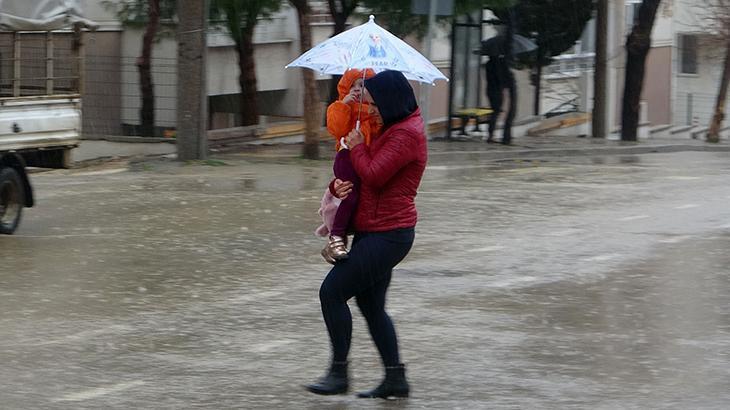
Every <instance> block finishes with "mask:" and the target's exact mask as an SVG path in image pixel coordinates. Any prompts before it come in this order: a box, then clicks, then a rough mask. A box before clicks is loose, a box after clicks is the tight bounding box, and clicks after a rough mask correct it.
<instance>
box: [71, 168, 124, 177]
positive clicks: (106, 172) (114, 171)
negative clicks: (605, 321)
mask: <svg viewBox="0 0 730 410" xmlns="http://www.w3.org/2000/svg"><path fill="white" fill-rule="evenodd" d="M126 171H127V168H116V169H105V170H102V171H90V172H78V173H75V174H69V175H70V176H91V175H111V174H120V173H122V172H126Z"/></svg>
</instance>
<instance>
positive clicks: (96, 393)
mask: <svg viewBox="0 0 730 410" xmlns="http://www.w3.org/2000/svg"><path fill="white" fill-rule="evenodd" d="M143 384H144V382H143V381H142V380H136V381H133V382H124V383H117V384H112V385H111V386H108V387H97V388H95V389H89V390H85V391H81V392H77V393H69V394H66V395H64V396H61V397H59V398H57V399H55V400H53V401H54V402H59V401H84V400H89V399H94V398H97V397H100V396H106V395H107V394H113V393H118V392H120V391H124V390H129V389H132V388H134V387H137V386H141V385H143Z"/></svg>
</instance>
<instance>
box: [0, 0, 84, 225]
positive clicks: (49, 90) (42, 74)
mask: <svg viewBox="0 0 730 410" xmlns="http://www.w3.org/2000/svg"><path fill="white" fill-rule="evenodd" d="M93 28H95V24H94V23H93V22H91V21H89V20H87V19H85V18H84V17H83V16H82V15H81V8H80V5H79V4H78V2H77V1H75V0H36V1H33V2H28V1H27V0H0V234H12V233H14V232H15V230H16V229H17V228H18V225H19V224H20V220H21V216H22V213H23V208H26V207H32V206H34V204H35V198H34V194H33V188H32V185H31V181H30V178H29V176H28V170H27V169H28V167H39V168H68V167H69V166H70V165H71V150H72V149H73V148H75V147H77V146H78V144H79V141H80V138H81V95H82V93H83V77H84V76H83V73H84V70H83V66H84V59H83V56H84V54H83V42H82V32H83V31H84V30H87V29H93Z"/></svg>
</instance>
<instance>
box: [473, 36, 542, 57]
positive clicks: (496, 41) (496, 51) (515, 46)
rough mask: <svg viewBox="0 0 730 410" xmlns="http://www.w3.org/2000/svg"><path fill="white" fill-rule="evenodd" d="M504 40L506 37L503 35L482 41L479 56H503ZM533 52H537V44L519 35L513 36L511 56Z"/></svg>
mask: <svg viewBox="0 0 730 410" xmlns="http://www.w3.org/2000/svg"><path fill="white" fill-rule="evenodd" d="M505 40H506V36H505V35H504V34H500V35H498V36H494V37H492V38H488V39H486V40H482V47H481V48H480V49H479V54H481V55H484V56H490V57H493V56H501V55H504V49H505V47H504V46H505ZM534 50H537V44H535V43H534V42H533V41H532V40H530V39H529V38H527V37H523V36H521V35H519V34H513V36H512V55H515V56H516V55H520V54H525V53H529V52H531V51H534Z"/></svg>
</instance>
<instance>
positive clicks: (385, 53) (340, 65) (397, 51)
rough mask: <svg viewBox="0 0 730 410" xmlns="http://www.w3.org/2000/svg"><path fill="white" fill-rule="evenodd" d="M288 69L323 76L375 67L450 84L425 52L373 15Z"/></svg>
mask: <svg viewBox="0 0 730 410" xmlns="http://www.w3.org/2000/svg"><path fill="white" fill-rule="evenodd" d="M286 67H287V68H289V67H304V68H311V69H312V70H314V71H317V72H319V73H321V74H344V72H345V71H347V70H349V69H351V68H357V69H365V68H372V69H373V70H374V71H376V72H380V71H384V70H395V71H400V72H402V73H403V74H404V75H405V76H406V78H408V79H410V80H414V81H419V82H422V83H430V84H433V82H434V81H436V80H446V81H448V78H446V76H445V75H443V74H442V73H441V71H439V69H438V68H436V67H435V66H434V65H433V64H432V63H431V62H430V61H428V59H427V58H426V57H424V56H423V55H421V53H419V52H418V51H416V50H415V49H414V48H413V47H411V46H409V45H408V44H406V42H404V41H403V40H401V39H399V38H398V37H396V36H394V35H393V34H391V33H390V32H388V31H387V30H385V29H384V28H382V27H380V26H379V25H377V24H375V17H373V16H370V20H369V21H368V22H367V23H365V24H362V25H359V26H357V27H353V28H351V29H349V30H347V31H345V32H342V33H340V34H338V35H336V36H334V37H332V38H330V39H328V40H326V41H323V42H321V43H319V44H317V45H316V46H314V47H312V49H310V50H309V51H307V52H306V53H304V54H302V55H301V56H299V57H298V58H297V59H296V60H294V61H292V62H291V63H289V64H288V65H287V66H286Z"/></svg>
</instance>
